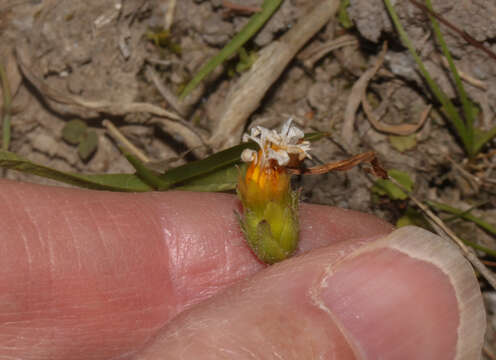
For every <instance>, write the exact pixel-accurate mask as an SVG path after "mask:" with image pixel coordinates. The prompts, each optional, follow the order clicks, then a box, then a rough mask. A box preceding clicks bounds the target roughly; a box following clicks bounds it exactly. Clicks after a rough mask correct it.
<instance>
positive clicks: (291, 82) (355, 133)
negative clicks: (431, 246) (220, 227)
mask: <svg viewBox="0 0 496 360" xmlns="http://www.w3.org/2000/svg"><path fill="white" fill-rule="evenodd" d="M171 3H172V1H170V0H112V1H100V0H87V1H71V0H45V1H37V0H4V1H2V2H1V4H0V53H1V54H2V60H1V61H2V62H3V64H4V66H5V68H6V71H7V76H8V79H9V84H10V88H11V92H12V96H13V102H12V141H11V144H10V148H9V150H10V151H12V152H14V153H16V154H18V155H21V156H23V157H25V158H28V159H29V160H31V161H34V162H37V163H40V164H43V165H46V166H50V167H54V168H57V169H60V170H64V171H72V172H82V173H123V172H125V173H129V172H133V168H132V167H131V165H129V163H128V162H127V160H126V159H125V158H124V157H123V156H122V154H121V152H120V151H119V149H118V147H117V143H116V141H115V139H114V138H113V137H112V136H110V135H109V133H108V130H107V129H106V127H105V126H104V125H103V124H102V121H104V120H110V121H112V123H113V124H114V125H115V126H117V127H118V129H119V130H120V132H121V133H122V134H123V135H124V136H125V137H126V138H127V139H128V140H129V141H130V142H131V143H133V144H134V145H135V146H136V147H138V148H139V149H140V150H141V151H142V152H143V153H144V154H146V156H147V157H148V158H149V159H150V160H151V161H157V162H158V161H162V162H163V161H165V162H166V163H168V165H169V166H171V165H177V164H180V163H181V162H182V161H187V160H193V159H195V158H198V157H203V156H206V155H207V154H209V153H213V152H216V151H219V150H221V149H223V148H225V147H227V146H229V145H232V144H236V143H239V141H240V138H241V134H242V132H243V131H245V130H246V129H248V128H249V127H250V126H251V125H253V124H261V125H264V126H266V127H278V126H279V125H280V124H282V123H283V122H284V121H285V120H286V119H287V118H288V117H293V118H294V120H295V122H296V123H297V124H298V125H299V126H300V127H301V128H303V129H304V130H305V132H312V131H323V132H329V133H330V134H331V136H330V137H329V138H328V139H323V140H321V141H319V142H318V143H315V144H314V145H313V154H314V159H315V160H314V161H316V162H317V163H319V162H321V163H327V162H331V161H336V160H340V159H344V158H346V157H347V156H349V155H351V154H356V153H359V152H362V151H368V150H373V151H375V152H376V153H377V155H378V157H379V159H380V160H381V162H382V163H383V165H384V166H385V167H386V168H387V169H398V170H402V171H405V172H407V173H408V174H409V175H410V177H411V178H412V179H413V181H414V194H415V196H417V198H419V199H420V200H421V201H427V200H429V201H439V202H442V203H446V204H449V205H451V206H454V207H456V208H459V209H462V210H467V209H469V208H474V209H473V211H472V213H473V214H474V215H476V216H479V217H482V218H484V219H485V220H487V221H488V222H489V223H492V224H493V225H496V196H495V194H496V192H495V179H496V173H495V170H494V167H495V164H496V158H495V157H494V153H495V152H494V149H495V143H494V141H492V142H490V143H489V144H488V145H487V146H486V147H485V148H484V149H483V151H482V152H481V154H480V156H479V157H477V158H476V159H474V160H473V161H471V162H469V161H468V160H467V158H466V155H465V153H464V150H463V147H462V145H461V143H460V142H459V141H458V140H457V137H456V135H455V133H454V132H453V130H452V129H451V128H450V126H449V124H448V123H447V121H446V119H444V118H443V117H442V116H441V115H440V112H439V111H438V107H437V104H434V107H433V108H432V110H431V111H430V112H429V113H428V116H427V117H426V120H425V123H423V124H422V126H421V127H420V128H419V129H416V130H415V131H414V132H412V134H410V135H408V138H405V137H400V138H399V137H398V134H404V129H405V128H408V127H410V128H411V127H414V125H415V124H416V123H418V122H419V121H420V119H421V118H422V114H423V113H424V111H425V110H426V108H427V106H428V105H429V104H431V103H432V102H433V100H432V97H431V95H430V92H429V91H428V90H427V89H426V87H425V84H424V82H423V81H422V79H421V77H420V76H419V73H418V72H417V71H416V66H415V63H414V61H413V59H412V58H411V57H410V56H409V54H408V51H406V50H405V49H404V48H403V47H402V46H401V44H400V42H399V40H398V37H397V34H396V33H395V32H394V30H393V27H392V25H391V21H390V19H389V17H388V15H387V12H386V11H385V9H384V6H383V1H382V0H371V1H358V0H351V1H350V7H349V8H348V14H349V16H350V18H351V19H352V20H353V21H354V23H355V27H354V28H352V29H350V30H347V29H345V28H344V27H343V26H342V25H341V24H340V23H339V21H337V20H336V19H337V17H336V16H332V17H331V19H330V20H329V19H328V20H327V21H325V25H324V26H323V27H321V28H320V30H319V31H318V32H316V33H315V34H312V35H311V37H310V40H309V41H308V42H305V45H304V46H303V47H302V48H301V49H298V51H296V55H295V56H293V57H291V58H289V59H288V64H287V66H286V65H284V67H283V68H281V69H280V70H281V74H280V75H278V76H277V79H276V81H275V82H274V83H268V84H264V85H263V86H262V85H261V87H260V89H262V90H260V91H257V89H259V88H258V87H257V86H255V87H254V88H253V89H255V91H251V92H245V93H244V95H243V96H245V100H246V102H247V103H248V102H249V101H248V100H250V99H251V98H252V97H253V98H255V97H257V96H258V97H260V101H254V103H255V104H256V106H252V108H250V109H248V110H246V109H245V110H243V111H244V112H245V113H246V114H244V113H243V114H244V115H243V117H242V118H241V120H240V119H238V120H237V122H236V124H237V125H236V127H235V128H234V129H232V131H227V130H226V131H222V130H223V129H222V128H221V126H220V125H219V124H221V121H227V120H226V116H227V115H226V113H227V112H228V111H227V110H226V109H230V107H232V106H233V102H231V103H229V101H231V100H232V96H231V92H230V91H231V90H232V89H235V88H236V87H237V86H240V87H241V85H240V83H241V82H243V81H248V80H246V79H245V78H244V76H245V75H243V74H245V73H246V71H248V72H249V71H250V70H246V71H245V73H238V72H236V70H235V67H236V65H237V64H239V59H238V58H233V59H231V60H230V61H228V62H227V63H225V64H224V65H222V66H220V67H219V68H218V69H216V70H215V71H214V73H213V74H212V75H211V76H209V77H208V78H207V80H206V81H204V82H203V83H202V84H201V86H200V87H199V88H198V89H197V90H195V91H194V92H193V94H192V95H191V96H189V97H188V98H186V100H185V101H180V100H179V99H178V96H177V94H178V92H179V91H180V90H181V89H182V88H183V86H184V85H185V83H187V81H188V80H190V79H191V78H192V76H193V75H194V74H195V73H196V71H197V70H198V69H199V67H200V66H201V65H202V64H204V63H205V61H206V60H207V59H209V58H210V57H211V56H212V55H215V54H216V53H217V52H218V51H219V50H220V49H221V48H222V47H223V46H224V45H226V43H227V42H228V41H229V40H230V39H232V37H233V36H234V35H235V34H236V33H238V32H239V31H240V29H241V28H242V27H243V25H244V24H246V22H247V21H248V19H249V15H251V13H252V12H253V11H257V9H258V7H259V6H260V5H261V4H262V0H246V1H243V2H238V3H242V4H243V6H244V7H246V9H244V10H243V11H241V10H239V9H237V8H236V7H235V6H233V5H229V4H224V2H223V1H221V0H211V1H202V0H180V1H177V2H176V7H175V11H174V12H173V13H172V12H171V11H170V10H169V9H170V6H171ZM433 3H434V8H435V9H436V10H437V11H438V12H439V13H440V14H442V16H443V17H445V18H446V19H447V20H449V21H451V22H452V23H454V24H455V25H456V26H458V27H459V28H461V29H463V30H464V31H465V32H467V33H468V34H470V35H471V36H472V37H474V38H475V39H476V40H478V41H480V42H483V43H484V44H485V45H486V46H488V47H490V48H492V49H493V50H496V42H495V40H496V22H494V18H495V16H496V5H494V3H491V2H489V1H487V0H477V1H471V2H467V1H458V2H453V1H449V0H437V1H433ZM313 6H315V2H314V1H312V0H286V1H284V2H283V4H282V5H281V7H280V9H279V10H278V11H277V12H276V14H275V15H274V16H273V17H272V18H271V19H270V21H269V22H268V23H267V24H266V26H265V27H264V28H263V29H262V30H261V31H260V32H259V33H258V34H257V35H256V36H255V37H254V38H253V39H252V40H251V41H250V42H249V43H248V45H247V46H246V49H247V51H248V54H254V58H255V62H256V59H258V58H259V57H262V55H261V54H263V52H264V49H268V48H269V47H270V46H272V45H274V44H275V43H277V42H278V41H280V40H281V39H284V36H285V34H287V33H288V32H290V31H291V29H292V28H293V27H294V26H295V24H296V23H298V22H299V21H303V19H305V16H307V14H308V9H309V8H311V7H313ZM395 6H396V8H397V11H398V14H399V16H400V20H401V21H402V23H403V25H404V26H405V28H406V30H407V32H408V34H409V35H410V37H411V38H412V40H413V42H414V44H415V47H416V48H417V49H418V51H419V52H420V54H421V56H422V59H423V60H424V61H425V63H426V67H427V68H428V70H429V71H430V72H431V74H432V75H433V77H434V79H435V80H436V81H438V83H439V84H440V86H441V87H442V89H443V90H444V91H445V92H446V93H447V94H448V95H449V96H450V97H452V98H455V97H456V92H455V90H454V87H453V85H452V82H451V80H450V78H449V75H448V72H447V71H446V68H445V66H444V65H443V64H442V61H441V58H440V56H439V54H440V52H439V49H438V48H437V47H436V45H435V43H434V41H433V36H432V28H431V26H430V24H429V21H428V18H427V16H426V14H425V13H424V12H423V11H421V10H420V9H418V8H417V7H415V6H413V5H412V4H411V3H409V2H406V1H405V2H397V4H396V5H395ZM171 14H172V15H173V16H172V17H170V16H171ZM167 24H171V27H170V36H169V37H168V38H167V41H164V42H163V43H159V44H158V43H154V41H153V36H156V35H157V34H160V31H163V29H164V27H167ZM443 29H444V33H445V36H446V39H447V42H448V46H449V47H450V50H452V52H453V54H454V56H455V61H456V64H457V67H458V69H459V70H460V71H462V72H463V73H464V75H465V77H464V79H465V80H464V81H465V82H464V83H465V86H466V89H467V91H468V94H469V96H470V97H471V98H472V99H473V100H474V101H475V102H477V104H478V105H479V107H480V109H481V111H480V117H479V122H480V124H479V125H480V126H481V127H482V128H486V129H488V128H489V127H491V125H492V126H494V125H495V124H496V121H495V111H496V66H495V62H494V60H493V59H491V58H490V57H489V56H487V55H486V54H485V53H483V52H482V51H481V50H480V49H478V48H476V47H474V46H471V45H470V44H468V43H467V42H466V41H465V40H464V39H463V38H461V37H460V36H459V35H456V34H454V33H453V32H451V31H448V30H446V29H445V28H443ZM386 40H387V41H388V46H389V47H388V50H387V52H386V53H385V59H384V64H383V65H382V67H381V69H380V70H379V71H378V72H377V74H376V75H375V76H374V77H373V78H372V80H370V81H369V82H367V83H366V84H365V86H366V87H365V90H364V91H365V92H366V98H367V99H368V102H369V103H370V105H371V106H372V108H373V109H372V113H373V115H375V117H376V118H378V119H380V123H381V124H387V125H390V126H389V127H388V128H387V130H385V131H384V130H383V131H379V130H377V128H376V126H374V125H373V124H371V122H370V121H369V117H367V116H366V114H365V112H364V110H363V107H360V106H359V105H360V101H359V100H360V92H357V91H358V90H356V87H355V84H356V83H357V81H358V79H360V78H361V77H362V75H363V74H364V73H365V72H366V71H367V70H368V69H370V68H372V67H373V65H374V64H376V63H377V62H378V61H379V58H380V53H381V47H382V44H383V43H384V41H386ZM277 56H282V55H281V54H280V53H278V54H277ZM20 65H22V67H21V66H20ZM157 84H158V85H157ZM255 85H257V84H255ZM264 86H265V88H264ZM357 94H358V95H357ZM357 96H358V103H357V105H356V106H355V107H353V101H355V102H356V99H357ZM230 99H231V100H230ZM137 103H139V104H151V105H153V107H152V108H146V107H138V108H132V107H123V106H122V104H128V105H129V104H137ZM109 104H113V105H115V106H110V105H109ZM136 109H137V110H136ZM147 109H149V110H150V111H145V110H147ZM157 109H158V110H157ZM162 110H167V111H170V112H172V113H174V114H176V116H180V117H181V118H182V119H184V120H183V121H182V122H177V121H175V120H174V119H170V118H168V117H167V116H163V115H161V113H160V111H162ZM240 112H242V111H240ZM240 116H241V115H240ZM73 119H81V120H83V121H85V122H86V123H87V124H88V126H89V127H90V128H91V129H94V130H95V131H96V133H97V135H98V147H97V150H96V152H95V153H94V154H93V155H92V156H91V157H89V158H88V159H86V160H83V159H81V157H80V155H79V154H78V151H77V147H76V146H74V145H71V144H70V143H68V142H67V141H65V140H64V139H63V137H62V129H63V128H64V125H65V124H66V123H67V122H68V121H70V120H73ZM221 119H223V120H221ZM228 120H229V119H228ZM184 123H186V124H184ZM178 124H179V125H178ZM407 124H409V125H407ZM405 125H406V127H405ZM398 143H399V145H398ZM205 145H206V146H205ZM402 147H403V148H402ZM187 150H192V152H191V153H189V154H188V155H187V156H186V159H185V160H179V161H176V162H174V163H172V162H171V161H170V159H176V158H178V157H181V154H182V153H183V152H184V151H187ZM309 165H312V163H309ZM4 176H5V177H6V178H9V179H18V180H25V181H32V182H37V183H49V184H54V182H53V181H51V180H46V179H43V178H39V177H34V176H31V175H26V174H22V173H19V172H14V171H6V172H5V173H4ZM373 182H374V178H373V177H371V176H369V175H368V174H367V173H365V172H364V171H363V170H361V169H359V168H355V169H353V170H350V171H348V172H336V173H329V174H326V175H318V176H305V177H299V178H297V179H295V183H296V185H297V186H299V187H300V188H301V198H302V200H303V201H306V202H311V203H319V204H327V205H333V206H339V207H344V208H349V209H355V210H360V211H365V212H369V213H374V214H376V215H378V216H379V217H382V218H385V219H387V220H388V221H391V222H393V223H395V222H396V221H397V220H398V219H399V218H401V217H402V216H404V215H405V212H407V211H409V209H412V207H411V204H410V203H409V202H408V201H407V200H393V199H391V198H388V197H385V196H382V197H381V196H378V195H377V194H375V193H374V192H372V191H371V187H372V185H373ZM449 225H450V226H451V227H452V228H453V229H454V230H455V231H456V232H457V233H458V234H459V235H460V236H461V237H462V238H463V237H466V238H469V239H471V240H472V241H474V242H477V243H479V244H481V245H484V246H486V247H490V248H496V242H495V238H494V237H492V236H490V235H489V234H488V233H486V232H485V231H483V230H481V229H480V228H479V227H478V226H476V225H475V224H473V223H470V222H466V221H462V220H460V219H455V220H454V221H451V222H450V223H449ZM481 256H483V257H484V254H482V253H481ZM487 259H488V260H490V258H489V257H488V258H487ZM481 286H482V289H483V291H484V293H485V298H486V300H487V305H488V311H489V313H490V314H493V313H494V311H495V309H496V293H495V292H494V291H491V289H490V288H489V287H488V286H487V285H486V284H485V283H484V281H483V280H481ZM488 320H489V332H488V340H487V343H486V349H487V351H488V354H490V353H493V354H494V353H496V348H495V345H494V344H495V341H494V340H495V338H494V337H495V332H494V324H496V323H495V318H494V317H493V316H490V317H488ZM486 355H487V354H486ZM488 358H491V357H490V355H488ZM492 358H494V357H492Z"/></svg>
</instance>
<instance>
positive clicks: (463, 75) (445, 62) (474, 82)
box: [440, 56, 487, 90]
mask: <svg viewBox="0 0 496 360" xmlns="http://www.w3.org/2000/svg"><path fill="white" fill-rule="evenodd" d="M440 58H441V63H442V64H443V66H444V68H445V69H447V70H449V63H448V60H446V58H445V57H444V56H440ZM457 71H458V75H460V78H461V79H463V80H465V81H466V82H467V83H469V84H470V85H472V86H475V87H476V88H479V89H481V90H487V84H486V83H485V82H484V81H481V80H479V79H476V78H474V77H472V76H470V75H469V74H467V73H466V72H463V71H461V70H460V69H457Z"/></svg>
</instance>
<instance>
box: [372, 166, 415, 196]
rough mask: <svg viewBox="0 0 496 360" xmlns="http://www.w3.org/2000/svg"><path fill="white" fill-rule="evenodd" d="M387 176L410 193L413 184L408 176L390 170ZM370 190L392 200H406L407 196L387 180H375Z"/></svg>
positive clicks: (401, 172)
mask: <svg viewBox="0 0 496 360" xmlns="http://www.w3.org/2000/svg"><path fill="white" fill-rule="evenodd" d="M388 175H389V176H390V177H392V178H394V179H395V180H396V181H397V182H399V183H400V184H401V185H403V186H404V187H405V188H406V189H407V190H408V191H409V192H410V191H412V189H413V184H414V183H413V180H412V178H411V177H410V175H408V174H407V173H406V172H404V171H400V170H396V169H391V170H389V171H388ZM371 190H372V192H374V193H376V194H378V195H382V196H388V197H390V198H391V199H393V200H406V199H407V198H408V195H407V194H405V193H404V192H403V190H401V189H400V188H399V187H398V186H396V185H395V184H393V183H392V182H391V181H389V180H384V179H379V180H377V181H376V182H375V183H374V185H373V186H372V189H371Z"/></svg>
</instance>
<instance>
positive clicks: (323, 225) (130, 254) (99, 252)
mask: <svg viewBox="0 0 496 360" xmlns="http://www.w3.org/2000/svg"><path fill="white" fill-rule="evenodd" d="M0 197H1V200H2V204H3V206H2V207H1V208H0V224H1V225H0V250H1V251H0V279H1V280H0V299H1V300H0V339H1V340H0V348H4V349H6V350H5V351H2V354H4V355H5V356H7V355H10V356H13V357H15V356H17V357H20V358H31V357H33V356H34V355H33V354H34V353H39V354H50V358H51V359H57V358H60V359H67V358H68V356H67V354H71V356H70V358H76V359H79V358H81V359H87V358H88V351H91V354H92V356H93V357H94V358H102V359H103V358H110V357H114V356H121V355H122V354H126V353H132V352H133V351H135V350H136V349H138V348H139V347H140V346H141V345H142V344H143V343H144V342H146V340H147V339H148V338H149V337H150V336H153V335H154V334H155V333H156V331H157V330H158V329H159V328H160V327H162V326H163V325H164V324H166V323H167V322H168V321H169V320H170V319H171V318H173V317H174V316H176V315H177V314H178V313H180V312H181V311H183V310H184V309H186V308H188V307H190V306H192V305H194V304H196V303H198V302H200V301H202V300H205V299H207V298H209V297H210V296H212V295H213V294H215V293H217V292H218V291H220V290H221V289H223V288H225V287H227V286H229V285H230V284H233V283H235V282H236V281H238V280H239V279H241V278H244V277H246V276H249V275H251V274H254V273H255V272H257V271H258V270H260V269H261V268H263V266H264V265H263V264H261V263H260V262H258V260H257V259H256V258H255V256H254V255H253V254H252V253H251V251H250V249H249V248H248V247H247V246H246V244H245V241H244V239H243V236H242V233H241V230H240V228H239V224H238V223H237V219H236V216H235V214H234V211H236V210H238V211H239V210H240V209H239V203H238V201H237V199H236V198H235V197H234V196H231V195H226V194H211V193H188V192H166V193H146V194H122V193H110V192H96V191H88V190H78V189H68V188H57V187H47V186H40V185H34V184H24V183H17V182H11V181H1V182H0ZM300 215H301V246H300V251H307V250H309V249H312V248H316V247H320V246H325V245H326V244H330V243H333V242H336V241H343V240H349V239H357V238H362V239H365V238H372V237H377V236H380V235H382V234H385V233H388V232H389V231H391V226H390V225H389V224H387V223H385V222H383V221H381V220H379V219H377V218H375V217H373V216H370V215H366V214H362V213H357V212H353V211H347V210H340V209H335V208H328V207H323V206H310V205H306V206H302V208H301V211H300ZM78 354H79V355H78ZM41 357H43V356H41Z"/></svg>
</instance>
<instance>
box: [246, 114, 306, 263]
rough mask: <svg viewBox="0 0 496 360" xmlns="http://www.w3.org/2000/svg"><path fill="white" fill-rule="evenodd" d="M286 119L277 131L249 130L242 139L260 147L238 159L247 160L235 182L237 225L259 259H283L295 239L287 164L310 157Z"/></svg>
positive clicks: (300, 136)
mask: <svg viewBox="0 0 496 360" xmlns="http://www.w3.org/2000/svg"><path fill="white" fill-rule="evenodd" d="M303 136H304V134H303V132H302V131H301V130H300V129H298V128H297V127H296V126H294V125H293V124H292V120H291V119H289V120H288V121H287V122H286V123H285V124H284V125H283V127H282V128H281V131H280V132H277V131H275V130H269V129H266V128H264V127H262V126H256V127H254V128H252V129H251V132H250V134H245V135H244V136H243V141H248V140H253V141H254V142H256V143H257V144H258V145H259V147H260V149H259V150H258V151H254V150H251V149H246V150H244V151H243V153H242V154H241V159H242V160H243V161H246V162H250V165H249V167H248V169H247V170H246V173H245V175H244V177H243V176H242V177H240V179H239V183H238V195H239V197H240V199H241V202H242V203H243V208H244V214H243V218H242V219H241V227H242V228H243V231H244V233H245V236H246V239H247V241H248V244H249V245H250V247H251V248H252V249H253V251H254V252H255V254H256V255H257V256H258V258H259V259H261V260H262V261H264V262H266V263H274V262H276V261H281V260H284V259H285V258H287V257H288V256H289V255H290V254H291V253H293V251H294V250H295V249H296V245H297V241H298V216H297V214H298V196H297V193H296V192H294V191H292V190H291V186H290V185H291V183H290V176H289V174H288V172H287V171H286V167H287V166H296V165H297V164H299V163H300V162H301V161H302V160H303V159H305V158H306V157H310V155H309V153H308V152H309V151H310V143H309V142H308V141H304V140H303Z"/></svg>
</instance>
